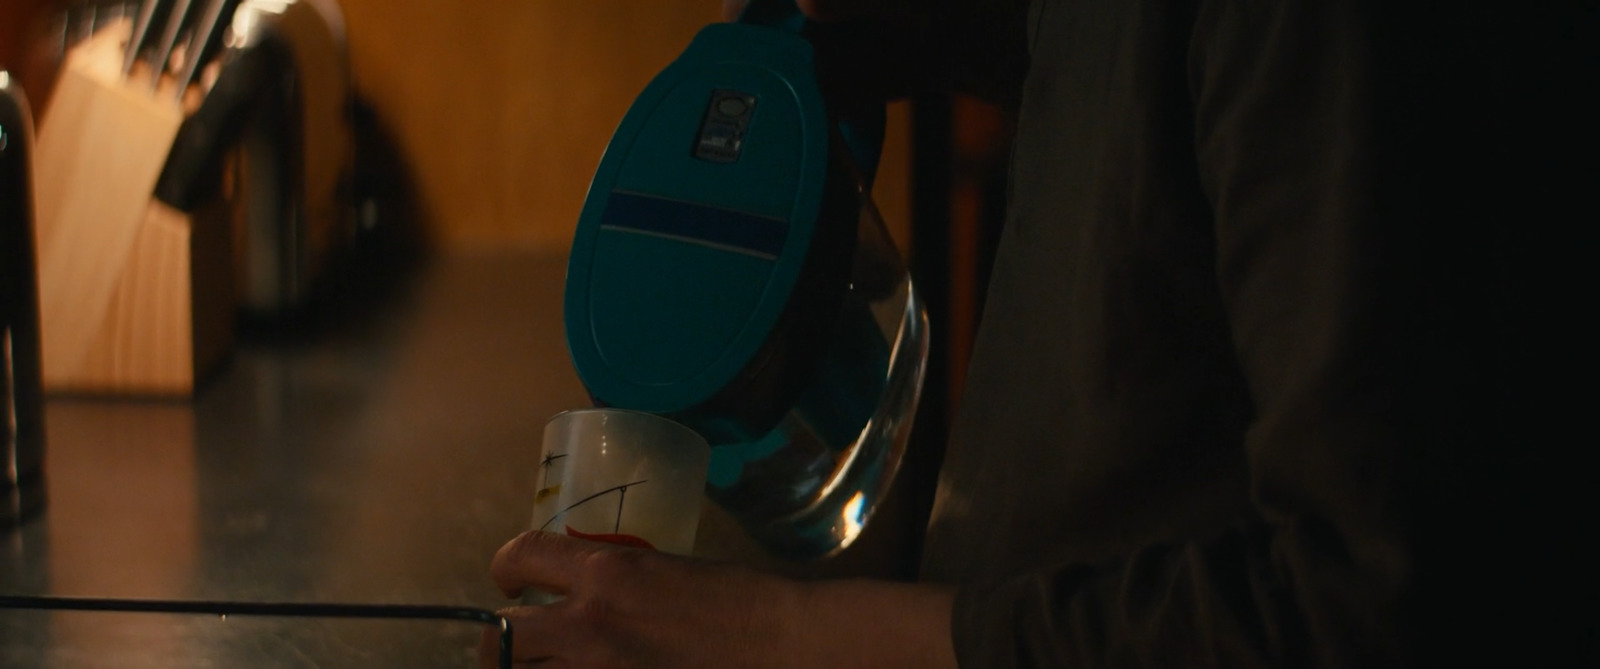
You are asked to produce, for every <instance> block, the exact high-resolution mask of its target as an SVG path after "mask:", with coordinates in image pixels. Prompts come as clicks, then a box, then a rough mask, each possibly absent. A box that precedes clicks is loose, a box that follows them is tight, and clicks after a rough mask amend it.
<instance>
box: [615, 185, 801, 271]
mask: <svg viewBox="0 0 1600 669" xmlns="http://www.w3.org/2000/svg"><path fill="white" fill-rule="evenodd" d="M600 227H602V228H606V229H612V230H620V231H626V232H639V233H644V234H647V235H654V236H659V237H666V238H669V239H677V240H680V241H684V242H689V243H691V244H696V243H697V244H701V245H704V246H711V247H714V248H721V249H725V250H728V251H734V252H741V253H746V254H750V255H756V256H760V257H763V258H767V259H775V258H777V257H778V253H779V252H780V251H782V250H783V241H784V239H785V238H786V237H788V236H789V223H788V221H784V220H782V219H777V218H769V217H766V216H757V215H755V214H746V213H743V212H738V211H732V210H728V209H719V208H716V207H708V206H706V205H702V204H694V203H691V202H682V201H679V200H669V199H666V198H661V197H655V196H652V195H643V194H639V193H629V192H626V191H611V197H609V198H607V199H606V210H605V213H604V214H602V215H601V217H600Z"/></svg>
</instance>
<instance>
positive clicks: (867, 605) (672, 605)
mask: <svg viewBox="0 0 1600 669" xmlns="http://www.w3.org/2000/svg"><path fill="white" fill-rule="evenodd" d="M490 571H491V574H492V575H493V577H494V581H495V583H496V584H497V585H498V586H499V587H500V589H501V590H502V591H503V592H505V594H506V596H508V597H516V596H518V595H519V594H521V593H522V592H523V590H524V589H525V588H537V589H541V590H544V591H547V592H554V593H558V594H560V595H562V596H563V597H564V598H563V599H562V600H561V601H559V602H556V603H554V604H549V605H545V606H524V607H517V608H513V609H508V610H506V611H503V612H502V614H503V615H506V616H507V617H508V619H509V620H510V622H511V625H512V627H513V632H514V635H513V639H514V641H513V646H512V648H513V651H514V657H515V658H517V659H518V660H519V661H526V660H532V659H545V660H554V664H555V665H557V666H563V667H613V666H648V667H685V668H687V667H906V668H908V669H911V668H915V669H938V668H940V667H954V666H955V655H954V652H953V650H952V649H951V646H950V633H949V630H950V599H951V592H950V591H949V590H948V589H945V588H939V587H934V586H920V585H909V584H897V583H884V582H872V581H833V582H818V583H802V582H799V581H794V580H790V579H787V578H783V577H779V576H775V575H772V574H768V573H765V572H760V571H757V570H754V569H749V568H745V567H740V566H736V565H725V564H717V563H711V562H706V561H703V560H695V559H691V558H684V557H680V556H675V555H668V554H664V553H656V552H652V551H645V550H640V549H636V548H623V547H618V546H612V545H609V544H603V543H595V542H590V541H583V540H579V539H573V538H570V537H565V536H561V535H557V534H551V533H547V532H528V533H525V534H523V535H521V536H519V537H517V538H516V539H514V540H512V541H511V542H509V543H507V544H506V545H505V546H504V547H503V548H501V549H500V551H499V552H498V553H497V554H496V555H495V558H494V562H493V564H492V566H491V568H490ZM497 642H498V634H497V633H495V632H493V631H486V632H485V634H484V638H483V646H482V649H481V651H480V658H481V661H482V663H483V666H485V667H492V666H494V660H495V656H496V654H495V648H496V644H497Z"/></svg>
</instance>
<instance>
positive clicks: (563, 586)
mask: <svg viewBox="0 0 1600 669" xmlns="http://www.w3.org/2000/svg"><path fill="white" fill-rule="evenodd" d="M602 549H603V545H602V544H596V543H593V542H589V541H581V540H578V539H573V538H571V537H564V536H561V535H559V534H555V533H552V532H540V531H538V530H531V531H528V532H523V533H522V534H519V535H517V537H516V538H515V539H512V540H511V541H508V542H506V544H505V545H504V546H501V547H500V550H498V551H496V552H495V554H494V560H493V561H492V562H490V564H489V576H490V577H491V578H493V579H494V584H495V586H496V587H498V588H500V592H502V593H505V596H506V597H516V596H517V595H519V594H521V593H522V591H523V590H524V589H526V588H530V587H533V588H538V589H540V590H544V591H547V592H553V593H556V594H565V593H566V592H567V591H568V590H569V589H570V588H571V586H572V583H573V582H574V581H576V580H577V579H578V577H579V575H580V574H581V572H582V570H583V565H584V563H585V562H586V561H587V560H588V559H589V558H590V557H592V556H593V555H594V554H595V553H597V552H599V551H600V550H602Z"/></svg>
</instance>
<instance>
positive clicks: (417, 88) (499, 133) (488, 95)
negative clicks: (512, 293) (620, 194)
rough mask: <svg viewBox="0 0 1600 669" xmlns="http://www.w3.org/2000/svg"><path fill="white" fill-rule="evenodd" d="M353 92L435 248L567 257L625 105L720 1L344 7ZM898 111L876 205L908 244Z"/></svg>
mask: <svg viewBox="0 0 1600 669" xmlns="http://www.w3.org/2000/svg"><path fill="white" fill-rule="evenodd" d="M342 6H343V7H344V10H345V13H346V20H347V22H348V24H349V36H350V51H351V66H352V68H353V69H354V80H355V85H356V88H357V90H358V91H359V92H360V93H361V94H362V95H363V96H365V97H366V98H367V99H368V100H369V101H370V102H371V103H372V105H373V106H374V107H375V108H376V109H377V112H378V114H379V115H380V117H381V118H382V120H383V121H384V123H385V124H386V125H387V126H388V127H389V129H390V130H391V132H393V133H394V134H395V135H396V137H397V141H398V143H399V145H400V150H401V153H402V155H404V156H405V157H406V158H407V159H408V161H409V163H410V168H411V169H412V171H413V174H414V177H415V180H416V183H417V184H418V187H419V189H420V191H421V192H420V193H419V194H418V195H419V199H420V201H421V204H422V206H423V207H424V209H425V220H427V221H428V222H429V225H430V231H431V232H432V233H433V236H434V237H435V238H436V239H438V240H440V241H443V242H445V243H447V244H451V245H467V246H479V245H507V244H511V245H519V246H526V247H537V248H548V249H565V248H566V246H567V245H568V244H569V243H570V241H571V231H572V227H573V225H574V224H575V222H576V220H577V216H578V211H579V208H580V207H581V206H582V203H583V197H584V194H585V192H586V191H587V189H588V185H589V179H590V177H591V176H593V173H594V169H595V166H596V165H597V164H598V163H599V160H600V155H601V153H602V152H603V151H604V149H605V145H606V142H607V140H609V139H610V136H611V133H612V131H613V130H614V129H615V127H616V125H617V123H618V122H619V121H620V120H621V119H622V115H623V113H624V112H626V111H627V107H628V104H629V103H630V102H631V101H632V100H633V98H634V96H636V95H637V94H638V93H639V91H640V90H642V89H643V88H644V86H645V84H646V83H648V82H649V80H650V78H651V77H653V76H654V75H655V74H656V73H657V72H659V71H660V70H661V69H662V68H663V67H665V66H666V65H667V64H668V63H669V62H671V60H672V59H673V58H674V57H675V56H677V54H678V53H680V52H681V51H682V50H683V48H684V47H685V46H687V45H688V43H689V40H690V39H691V38H692V37H693V36H694V34H695V32H696V31H697V30H699V28H701V27H702V26H704V25H705V24H707V23H710V22H713V21H716V20H719V17H720V15H721V6H720V4H719V3H718V2H716V0H649V1H648V2H641V1H639V0H581V1H573V0H472V1H471V2H423V1H419V0H405V1H397V0H342ZM905 115H906V114H905V111H904V110H903V109H897V110H896V112H895V114H894V117H895V119H896V126H895V132H894V133H893V135H894V136H893V137H892V138H891V141H890V142H889V146H888V150H889V152H890V155H891V156H892V157H890V158H889V159H888V160H886V165H885V171H884V176H883V183H882V184H881V185H880V187H879V196H880V200H879V204H880V206H881V207H882V208H883V209H884V213H885V217H886V218H887V219H889V220H893V221H896V227H899V228H901V229H900V230H898V231H897V232H898V233H899V234H897V237H898V238H899V239H900V240H901V241H902V243H903V242H904V240H905V237H904V225H903V222H904V221H905V212H906V211H907V209H908V207H907V206H906V204H905V203H906V202H907V201H908V190H909V189H908V187H907V183H908V176H907V174H906V167H905V164H904V163H905V161H904V155H905V153H906V151H907V150H908V144H909V140H908V137H907V135H906V130H905V128H906V123H905Z"/></svg>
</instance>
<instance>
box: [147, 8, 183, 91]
mask: <svg viewBox="0 0 1600 669" xmlns="http://www.w3.org/2000/svg"><path fill="white" fill-rule="evenodd" d="M190 4H192V3H191V2H190V0H174V2H173V5H172V14H171V15H169V16H167V28H166V30H164V31H162V33H161V41H159V42H156V57H155V59H154V60H152V61H151V62H150V64H151V66H152V67H154V68H155V76H154V77H152V78H151V80H150V90H152V91H154V90H156V89H157V88H160V87H161V74H162V73H163V72H166V71H167V60H168V59H170V58H172V50H173V49H174V48H176V47H177V46H178V33H180V32H182V31H183V24H184V22H185V21H186V20H187V19H188V18H189V5H190Z"/></svg>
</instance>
